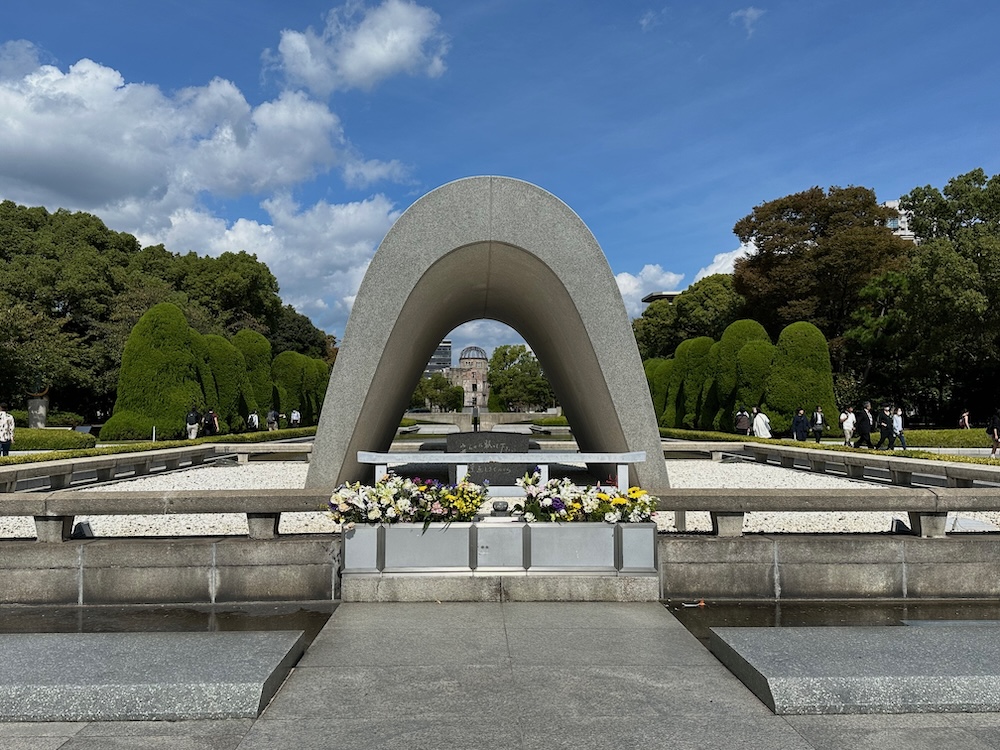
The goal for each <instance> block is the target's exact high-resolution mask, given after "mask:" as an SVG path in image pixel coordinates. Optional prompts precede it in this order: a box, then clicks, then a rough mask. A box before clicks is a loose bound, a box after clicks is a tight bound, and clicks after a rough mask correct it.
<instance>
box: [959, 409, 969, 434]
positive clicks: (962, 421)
mask: <svg viewBox="0 0 1000 750" xmlns="http://www.w3.org/2000/svg"><path fill="white" fill-rule="evenodd" d="M958 429H960V430H971V429H972V423H971V422H970V421H969V410H968V409H964V410H963V411H962V416H960V417H959V418H958Z"/></svg>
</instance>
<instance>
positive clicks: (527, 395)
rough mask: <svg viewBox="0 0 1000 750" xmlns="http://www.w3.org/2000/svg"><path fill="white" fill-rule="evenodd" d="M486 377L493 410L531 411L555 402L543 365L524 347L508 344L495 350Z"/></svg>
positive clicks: (522, 345) (490, 405) (490, 404)
mask: <svg viewBox="0 0 1000 750" xmlns="http://www.w3.org/2000/svg"><path fill="white" fill-rule="evenodd" d="M487 377H488V380H489V384H490V401H489V407H490V410H491V411H531V410H533V409H545V408H548V407H549V406H552V405H553V404H554V403H555V395H554V394H553V392H552V387H551V386H550V385H549V381H548V379H547V378H546V377H545V374H544V373H543V372H542V367H541V365H540V364H539V363H538V360H537V359H535V355H534V354H532V353H531V352H530V351H528V347H526V346H525V345H524V344H515V345H511V344H505V345H504V346H498V347H497V348H496V349H494V350H493V356H491V357H490V364H489V369H488V375H487Z"/></svg>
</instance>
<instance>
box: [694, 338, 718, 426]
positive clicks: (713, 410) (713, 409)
mask: <svg viewBox="0 0 1000 750" xmlns="http://www.w3.org/2000/svg"><path fill="white" fill-rule="evenodd" d="M720 346H721V344H720V342H718V341H716V342H715V343H714V344H712V348H711V349H709V350H708V358H707V359H708V364H707V367H706V371H705V382H704V383H702V386H701V395H700V396H699V400H698V425H697V426H698V429H700V430H714V429H718V428H719V425H718V423H717V421H716V418H717V417H718V412H719V384H718V374H719V349H720Z"/></svg>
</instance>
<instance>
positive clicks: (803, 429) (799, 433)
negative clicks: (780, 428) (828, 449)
mask: <svg viewBox="0 0 1000 750" xmlns="http://www.w3.org/2000/svg"><path fill="white" fill-rule="evenodd" d="M808 435H809V420H808V419H806V410H805V409H803V408H802V407H801V406H800V407H799V408H798V410H797V411H796V412H795V416H794V417H792V437H793V438H795V439H796V440H805V439H806V437H807V436H808Z"/></svg>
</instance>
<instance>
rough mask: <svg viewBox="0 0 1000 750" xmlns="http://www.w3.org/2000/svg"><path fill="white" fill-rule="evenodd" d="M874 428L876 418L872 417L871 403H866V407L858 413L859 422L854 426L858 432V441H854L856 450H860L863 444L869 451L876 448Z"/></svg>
mask: <svg viewBox="0 0 1000 750" xmlns="http://www.w3.org/2000/svg"><path fill="white" fill-rule="evenodd" d="M874 426H875V417H873V416H872V405H871V402H869V401H865V406H864V408H863V409H862V410H861V411H860V412H858V421H857V423H856V424H855V425H854V429H855V430H857V433H858V439H857V440H855V441H854V447H855V448H860V447H861V444H862V443H864V444H865V445H866V446H867V447H868V449H869V450H871V449H872V448H874V447H875V446H874V445H872V428H873V427H874Z"/></svg>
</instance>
